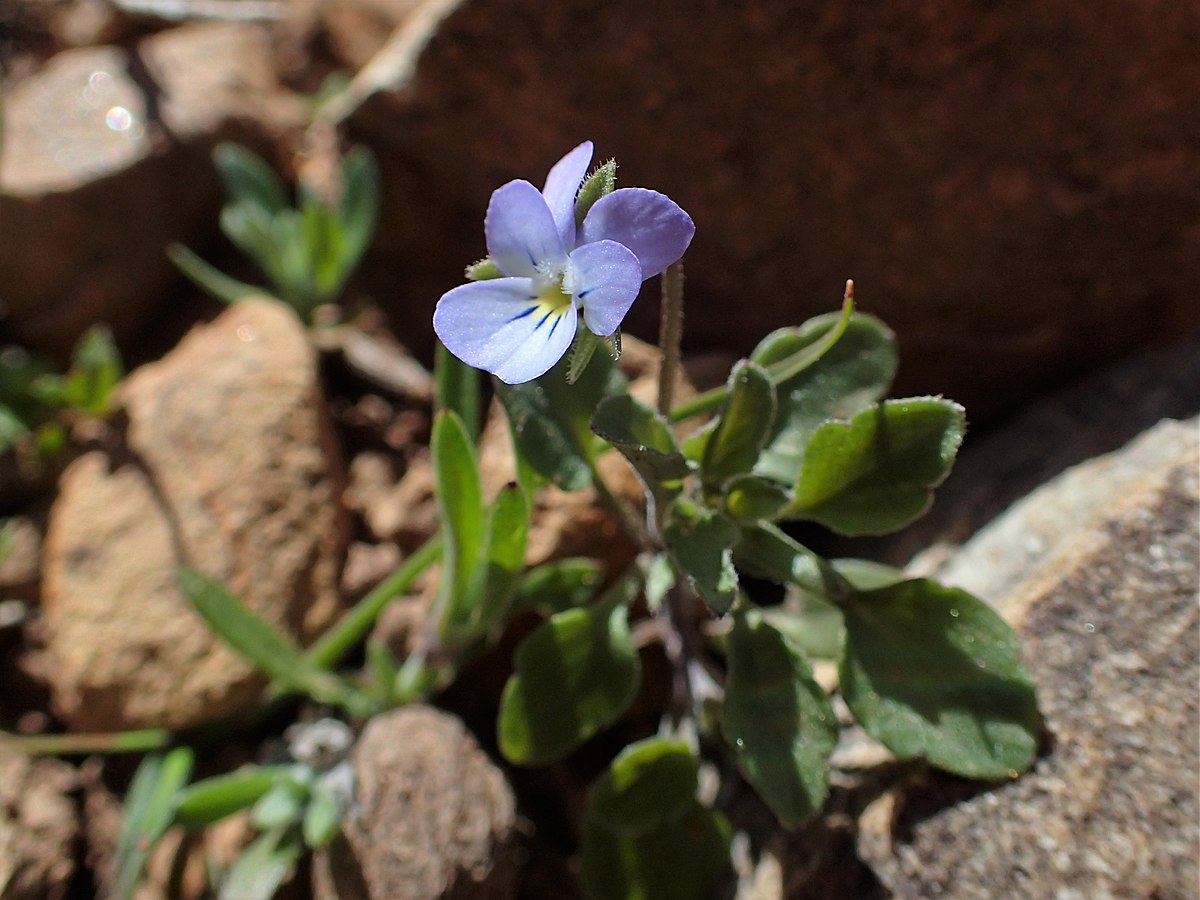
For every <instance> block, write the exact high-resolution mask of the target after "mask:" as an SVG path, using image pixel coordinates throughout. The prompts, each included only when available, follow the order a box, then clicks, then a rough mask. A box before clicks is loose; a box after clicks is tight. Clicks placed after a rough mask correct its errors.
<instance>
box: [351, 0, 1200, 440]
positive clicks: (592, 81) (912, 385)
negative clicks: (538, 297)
mask: <svg viewBox="0 0 1200 900" xmlns="http://www.w3.org/2000/svg"><path fill="white" fill-rule="evenodd" d="M431 5H440V6H443V7H444V6H446V5H447V4H446V3H444V2H443V3H441V4H431ZM451 5H452V6H453V7H454V8H453V10H452V11H451V12H450V13H449V14H448V15H446V16H445V18H444V19H443V20H442V21H441V22H440V24H437V23H436V22H435V25H436V30H434V31H433V32H432V34H420V33H416V32H415V31H411V30H410V29H411V26H412V23H413V22H414V21H416V19H417V17H415V16H414V17H413V18H410V19H409V20H408V21H407V22H406V23H405V26H404V28H403V29H402V30H401V31H402V32H404V33H403V34H398V35H397V38H398V42H397V44H396V48H395V49H397V50H398V51H399V50H405V51H407V54H406V53H403V52H397V53H396V54H395V56H394V58H393V60H392V63H393V65H392V70H391V71H392V75H393V78H394V79H396V81H394V83H393V84H392V85H391V86H390V89H388V90H384V91H381V92H379V93H377V94H376V95H375V96H374V97H373V98H371V99H370V100H369V101H367V103H366V104H365V105H363V106H362V107H361V108H360V109H359V110H358V112H357V113H356V114H355V115H354V116H353V117H352V118H351V119H350V123H349V124H350V128H351V132H352V133H353V134H354V135H355V136H356V137H358V138H360V139H364V140H366V141H368V142H369V143H371V144H372V145H373V146H374V147H375V149H376V150H377V151H378V153H379V156H380V160H381V163H382V165H383V171H384V176H385V184H386V188H387V197H388V198H389V202H388V203H386V204H385V208H384V211H383V219H382V222H381V227H380V239H379V241H378V246H377V251H378V252H377V254H376V255H375V257H374V258H373V267H374V277H375V281H374V284H377V285H378V289H377V291H376V296H378V297H379V299H380V301H381V302H387V303H389V306H390V309H391V311H392V313H393V314H394V316H395V317H396V320H397V322H402V323H403V325H404V327H403V328H402V329H401V332H402V333H406V334H407V333H410V332H411V333H412V334H413V335H428V326H427V317H428V315H429V312H430V310H431V308H432V306H433V304H434V302H435V301H436V299H437V297H438V296H439V295H440V294H441V293H442V292H443V291H445V290H446V289H448V288H450V287H453V286H454V285H455V284H458V283H459V282H460V281H461V269H462V266H463V265H464V263H466V262H470V261H472V260H474V259H475V258H478V257H479V256H480V255H482V253H483V252H484V243H483V228H482V220H483V212H484V209H485V207H486V203H487V199H488V196H489V193H490V192H491V191H492V190H493V189H495V188H496V187H497V186H499V185H500V184H501V183H503V182H504V181H506V180H508V179H510V178H527V179H530V180H533V181H536V182H538V183H540V180H541V179H542V178H543V177H544V175H545V173H546V171H547V168H548V167H549V165H550V164H551V163H553V162H554V160H556V159H557V158H558V157H559V156H560V155H561V154H562V153H564V152H566V151H567V150H568V149H570V148H571V147H572V146H574V145H575V144H576V143H578V142H579V141H580V140H583V139H585V138H592V139H594V140H595V141H596V142H597V153H598V154H599V155H600V158H601V159H604V158H607V157H608V156H615V157H616V158H617V160H618V161H619V162H620V163H621V165H622V170H621V173H620V179H621V183H622V184H625V185H645V186H648V187H653V188H655V189H658V190H662V191H664V192H666V193H668V194H670V195H671V196H672V197H674V198H675V199H676V200H678V201H679V203H680V204H681V205H682V206H683V207H684V208H685V209H687V210H688V211H689V212H690V213H691V214H692V216H693V218H694V219H695V221H696V225H697V232H696V239H695V242H694V244H693V247H692V249H691V251H689V253H688V258H687V268H688V273H689V279H688V295H689V302H688V321H687V332H686V339H687V340H688V342H689V343H690V344H691V346H692V347H693V348H700V347H712V346H721V347H727V348H730V349H733V350H734V351H736V352H738V353H745V352H746V351H748V350H749V348H750V347H752V346H753V344H754V343H755V342H756V341H757V340H758V339H759V338H761V337H762V336H763V335H764V334H765V333H766V332H767V331H768V330H769V329H771V328H773V327H777V326H781V325H792V324H797V323H799V322H800V321H802V320H803V319H805V318H807V317H808V316H810V315H813V314H815V313H818V312H825V311H828V310H830V309H833V308H835V307H836V306H837V305H838V303H839V301H840V299H841V295H842V285H843V283H844V280H845V279H846V278H847V277H853V278H854V279H855V281H856V282H857V285H858V296H859V300H860V303H861V306H862V308H863V309H864V310H866V311H869V312H872V313H876V314H878V315H879V316H881V317H882V318H883V319H884V320H885V321H887V322H888V323H889V324H890V325H892V326H893V327H895V328H896V330H897V332H898V333H899V335H900V342H901V347H902V349H903V358H904V365H903V368H902V372H901V379H902V390H904V391H905V392H913V393H937V392H945V393H946V394H947V395H948V396H951V397H953V398H954V399H956V400H958V401H960V402H963V403H965V404H966V406H967V408H968V409H970V410H972V415H973V416H974V417H975V419H976V420H977V421H982V420H984V419H994V418H995V417H996V415H997V414H998V413H1000V412H1003V411H1006V410H1011V409H1015V408H1017V407H1018V406H1020V405H1021V404H1022V403H1023V402H1025V401H1026V400H1028V399H1029V398H1030V397H1032V396H1034V395H1036V393H1038V392H1039V391H1040V390H1042V389H1044V388H1045V387H1046V386H1047V385H1049V384H1052V383H1062V382H1063V381H1064V380H1065V379H1066V378H1067V377H1070V376H1072V375H1074V374H1077V373H1079V372H1081V371H1083V370H1086V369H1090V368H1093V367H1096V366H1098V365H1101V364H1103V363H1105V362H1106V361H1110V360H1113V359H1116V358H1119V357H1120V356H1122V355H1124V354H1127V353H1128V352H1129V351H1130V350H1131V349H1132V348H1135V347H1139V346H1144V345H1147V344H1150V343H1152V342H1157V341H1161V340H1163V339H1164V338H1169V337H1170V336H1182V335H1183V334H1186V333H1187V332H1188V331H1189V330H1191V329H1194V328H1195V327H1196V326H1197V325H1200V305H1198V304H1196V303H1195V298H1194V296H1193V293H1192V291H1191V289H1190V285H1192V284H1195V283H1197V281H1200V227H1198V225H1200V202H1198V201H1197V199H1196V198H1197V197H1200V117H1197V116H1194V115H1191V114H1190V112H1191V110H1193V109H1196V108H1198V107H1200V57H1198V56H1197V55H1196V54H1195V53H1194V50H1193V48H1194V45H1195V42H1196V40H1197V39H1200V11H1198V10H1197V7H1196V6H1195V5H1194V4H1192V5H1188V4H1168V5H1166V6H1164V5H1162V4H1159V3H1154V2H1151V0H1137V2H1126V0H1100V2H1087V0H1068V2H1062V3H1056V4H1053V5H1052V6H1047V5H1044V4H1039V3H1036V2H1033V0H1021V2H1018V3H1016V4H1006V5H1005V6H1004V7H1003V8H998V7H997V8H994V9H992V8H983V7H979V6H975V5H967V6H962V5H954V4H947V3H944V2H938V0H921V2H918V3H910V4H906V5H905V6H904V7H903V8H897V7H896V6H895V5H894V4H890V3H887V2H883V0H875V2H869V3H856V4H846V3H843V2H833V0H829V2H819V3H811V4H805V5H804V6H803V7H797V5H796V4H795V3H792V2H789V0H754V2H751V3H745V4H738V5H737V6H736V7H731V6H729V5H727V4H717V5H712V4H709V5H702V6H699V7H698V6H697V5H696V4H695V3H692V2H687V0H673V2H660V3H656V4H653V5H647V4H646V3H644V2H641V0H613V2H608V3H605V4H603V5H602V6H597V5H595V4H591V3H587V2H562V3H556V4H553V5H552V6H549V7H548V6H547V5H546V4H545V3H541V2H536V0H459V2H457V3H453V4H451ZM405 6H406V4H405V3H403V2H402V0H396V2H394V3H393V4H392V8H393V9H395V10H397V11H399V10H401V9H403V8H404V7H405ZM422 9H423V11H424V9H425V8H424V7H423V8H422ZM429 19H430V20H436V16H430V17H429ZM401 38H402V40H399V39H401ZM371 74H372V77H373V78H375V79H376V81H377V82H379V81H382V80H384V79H383V77H382V74H381V73H380V72H373V73H371ZM398 286H399V287H398ZM656 317H657V304H656V303H655V302H654V298H653V296H652V295H651V294H650V293H649V292H647V295H646V296H645V297H644V298H643V300H642V301H641V302H640V303H638V304H636V305H635V306H634V308H633V311H632V314H631V316H630V318H629V320H628V326H629V328H630V330H631V333H633V334H637V335H641V336H648V335H652V334H654V333H655V328H656V326H657V322H656ZM430 337H431V336H430Z"/></svg>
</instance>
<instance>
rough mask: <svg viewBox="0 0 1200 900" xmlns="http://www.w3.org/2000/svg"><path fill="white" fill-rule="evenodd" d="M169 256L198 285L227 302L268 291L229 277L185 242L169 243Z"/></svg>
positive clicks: (176, 266) (235, 301)
mask: <svg viewBox="0 0 1200 900" xmlns="http://www.w3.org/2000/svg"><path fill="white" fill-rule="evenodd" d="M167 257H168V258H169V259H170V260H171V262H173V263H174V264H175V268H177V269H179V271H180V272H182V273H183V274H184V275H186V276H187V277H188V279H189V280H190V281H191V282H192V283H193V284H195V285H196V287H198V288H200V289H201V290H202V291H207V292H208V293H209V294H211V295H212V296H214V297H216V298H217V299H218V300H222V301H224V302H225V303H237V302H238V301H239V300H244V299H245V298H246V297H254V296H261V295H263V294H266V293H268V291H267V290H266V288H261V287H256V286H255V285H253V284H247V283H246V282H244V281H238V280H237V279H236V278H231V277H229V276H228V275H226V274H225V273H224V272H222V271H221V270H220V269H218V268H216V267H215V266H212V265H209V264H208V263H206V262H205V261H204V260H203V259H201V258H200V257H199V256H197V255H196V254H195V253H193V252H192V251H191V250H189V249H188V248H187V247H185V246H183V244H171V245H169V246H168V247H167Z"/></svg>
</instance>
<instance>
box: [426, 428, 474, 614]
mask: <svg viewBox="0 0 1200 900" xmlns="http://www.w3.org/2000/svg"><path fill="white" fill-rule="evenodd" d="M430 450H431V453H432V456H433V476H434V494H435V495H436V497H437V501H438V509H439V510H440V511H441V517H442V536H443V547H442V578H441V586H440V590H439V593H438V600H437V607H436V608H437V609H440V610H442V611H443V615H442V618H441V623H440V627H441V629H442V632H443V634H444V635H446V636H447V637H449V636H450V635H451V634H452V633H453V632H454V630H455V629H456V628H457V627H458V626H459V625H460V624H461V623H463V622H465V621H466V620H467V619H469V618H470V617H471V616H472V615H473V610H475V607H476V604H477V603H478V601H479V598H478V596H477V595H476V594H475V593H474V588H475V587H476V586H477V584H476V583H475V571H476V567H477V566H478V565H479V564H480V562H481V560H482V556H483V546H484V541H485V540H486V537H487V535H486V527H487V524H486V522H485V521H484V510H483V488H482V487H481V485H480V482H479V468H478V466H477V464H476V462H475V450H474V448H473V447H472V445H471V441H470V438H468V437H467V431H466V428H465V427H464V425H463V423H462V420H461V419H460V418H459V417H458V416H457V415H455V414H454V413H453V412H451V411H450V410H443V411H442V412H440V413H438V415H437V418H436V419H435V420H434V423H433V436H432V438H431V440H430Z"/></svg>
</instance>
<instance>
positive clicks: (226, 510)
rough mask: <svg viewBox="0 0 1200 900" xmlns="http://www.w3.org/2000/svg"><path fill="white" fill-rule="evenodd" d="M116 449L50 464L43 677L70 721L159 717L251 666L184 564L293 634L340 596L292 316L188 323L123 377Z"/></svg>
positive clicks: (307, 380)
mask: <svg viewBox="0 0 1200 900" xmlns="http://www.w3.org/2000/svg"><path fill="white" fill-rule="evenodd" d="M120 396H121V401H122V403H123V404H124V407H125V409H126V411H127V413H128V416H129V425H128V429H127V433H126V444H125V446H124V447H123V448H120V449H118V450H117V451H115V452H113V453H111V454H105V453H102V452H100V451H94V452H90V453H88V454H87V455H85V456H83V457H81V458H80V459H78V460H76V461H75V462H74V463H72V464H71V466H70V467H69V468H68V469H67V470H66V472H65V473H64V474H63V477H62V479H61V482H60V485H59V495H58V497H57V499H56V501H55V503H54V506H53V508H52V509H51V513H50V522H49V528H48V532H47V536H46V544H45V552H44V571H43V611H44V616H45V624H46V642H47V654H48V656H49V663H50V664H49V666H48V672H49V677H50V679H51V683H52V684H51V686H52V689H53V699H54V705H55V708H56V710H57V711H58V712H59V713H60V714H61V715H62V716H63V717H64V718H65V719H66V720H67V721H68V723H69V724H70V725H71V726H72V727H73V728H76V729H102V730H109V729H117V728H128V727H142V726H150V725H168V726H171V727H175V728H180V727H185V726H188V725H195V724H197V723H199V722H203V721H207V720H209V719H212V718H214V717H217V716H223V715H229V714H232V713H234V712H237V711H238V710H242V709H245V708H246V707H247V704H250V703H253V702H254V698H255V696H256V694H257V691H258V689H259V687H260V686H261V680H260V678H259V677H258V676H257V675H256V674H255V673H254V672H253V671H252V670H251V669H250V667H249V666H248V664H246V663H245V662H243V661H242V660H241V658H240V657H238V656H236V655H235V654H234V653H233V652H232V651H230V650H228V649H227V648H226V647H225V646H224V645H223V644H222V643H221V642H220V641H219V640H218V639H217V638H216V637H215V636H214V635H213V634H212V633H211V632H210V631H209V629H208V628H207V626H205V625H204V624H203V623H202V622H201V621H200V620H199V619H198V618H197V617H196V616H195V615H194V614H193V613H192V612H191V611H190V609H189V607H188V605H187V603H186V602H185V600H184V599H183V597H182V596H181V595H180V594H179V592H178V590H177V589H176V587H175V584H174V573H175V570H176V567H177V566H179V565H180V564H182V563H188V564H190V565H193V566H196V567H198V568H199V569H201V570H202V571H204V572H205V573H206V574H208V575H210V576H212V577H214V578H217V579H218V580H220V581H221V582H223V583H224V584H225V585H226V586H227V587H228V588H229V589H230V590H231V591H232V592H233V593H235V594H236V595H238V596H239V597H241V598H242V599H243V600H245V601H246V603H247V604H249V605H250V606H251V607H252V608H253V609H255V610H256V611H257V612H258V613H259V614H260V615H263V616H264V617H266V618H267V619H268V620H270V621H271V622H273V623H275V624H276V625H278V626H281V627H282V628H283V629H284V630H285V631H287V632H289V633H290V634H292V635H294V636H296V637H297V638H298V639H300V640H301V641H308V640H311V639H312V638H314V637H315V636H316V635H318V634H320V633H321V631H322V630H323V629H324V628H325V627H327V626H328V625H329V624H330V623H331V621H332V620H333V618H334V617H335V615H336V613H337V611H338V607H339V602H340V601H339V596H338V588H337V584H338V573H339V569H340V565H341V560H342V556H343V553H344V548H345V542H346V520H345V514H344V512H343V510H342V509H341V506H340V504H339V494H340V484H341V482H342V480H343V476H342V473H341V463H340V458H339V455H338V452H337V448H336V446H335V444H334V442H333V437H332V433H331V432H330V430H329V424H328V421H327V411H326V410H325V407H324V400H323V398H322V395H321V389H320V384H319V382H318V379H317V371H316V358H315V352H314V350H313V348H312V346H311V345H310V344H309V342H308V338H307V335H306V333H305V331H304V328H303V326H302V325H301V324H300V322H299V320H298V319H297V318H296V317H295V315H294V314H293V313H292V312H291V311H290V310H288V309H287V308H285V307H283V306H281V305H279V304H278V303H275V302H273V301H266V300H251V301H246V302H243V303H241V304H239V305H237V306H234V307H232V308H231V309H229V310H228V311H227V312H225V313H224V314H223V315H222V316H220V317H219V318H218V319H217V320H216V321H214V322H213V323H212V324H211V325H206V326H201V327H198V328H196V329H195V330H194V331H193V332H192V333H191V334H189V335H188V337H186V338H185V339H184V341H183V342H182V343H181V344H180V345H179V346H178V347H177V348H176V349H175V350H174V351H172V352H171V353H170V354H168V355H167V356H166V357H165V358H164V359H163V360H162V361H160V362H158V363H154V364H151V365H147V366H144V367H142V368H141V369H138V370H137V371H135V372H134V373H133V374H132V375H131V376H130V377H129V379H128V380H127V382H126V383H125V384H124V385H122V387H121V393H120Z"/></svg>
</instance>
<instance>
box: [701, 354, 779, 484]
mask: <svg viewBox="0 0 1200 900" xmlns="http://www.w3.org/2000/svg"><path fill="white" fill-rule="evenodd" d="M726 387H727V388H728V391H729V393H728V394H727V395H726V397H725V404H724V406H723V407H722V409H721V412H720V418H719V420H718V424H717V427H716V430H715V431H714V432H713V434H712V437H711V438H709V440H708V441H707V444H706V446H705V448H704V460H703V462H702V464H701V467H700V472H701V475H702V477H703V479H704V483H705V485H707V486H709V487H712V488H716V487H719V486H720V485H722V484H724V483H725V481H726V480H727V479H729V478H730V477H732V476H734V475H741V474H743V473H745V472H749V471H750V469H751V468H753V466H754V464H755V463H756V462H758V455H759V453H760V452H761V451H762V448H763V444H764V443H765V442H766V440H767V436H768V435H769V434H770V433H771V428H772V426H773V424H774V421H775V384H774V382H773V381H772V380H771V377H770V376H769V375H768V374H767V371H766V369H764V368H763V367H762V366H760V365H758V364H756V363H753V362H750V361H748V360H742V361H741V362H739V363H738V364H737V365H735V366H734V367H733V370H732V371H731V372H730V373H729V382H728V384H727V385H726Z"/></svg>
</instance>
